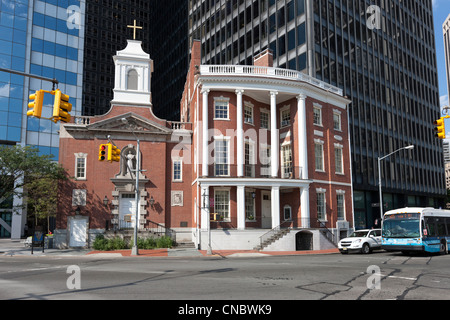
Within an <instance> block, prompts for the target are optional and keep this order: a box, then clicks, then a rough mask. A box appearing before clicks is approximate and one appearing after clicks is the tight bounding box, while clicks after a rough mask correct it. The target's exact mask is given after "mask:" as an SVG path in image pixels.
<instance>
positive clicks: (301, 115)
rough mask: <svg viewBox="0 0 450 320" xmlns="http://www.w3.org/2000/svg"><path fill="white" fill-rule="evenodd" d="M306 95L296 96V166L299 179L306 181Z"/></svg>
mask: <svg viewBox="0 0 450 320" xmlns="http://www.w3.org/2000/svg"><path fill="white" fill-rule="evenodd" d="M305 101H306V95H304V94H300V95H298V96H297V117H298V162H299V163H298V166H299V167H300V168H301V169H300V168H299V170H301V175H300V176H299V178H300V179H308V140H307V136H306V132H307V131H306V104H305Z"/></svg>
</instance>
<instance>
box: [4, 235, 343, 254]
mask: <svg viewBox="0 0 450 320" xmlns="http://www.w3.org/2000/svg"><path fill="white" fill-rule="evenodd" d="M333 253H339V250H338V249H337V248H336V249H330V250H319V251H256V250H212V254H211V255H208V254H207V251H206V250H197V249H193V248H186V249H181V248H180V249H178V248H176V247H175V248H172V249H154V250H143V249H140V250H139V256H138V257H222V258H239V257H267V256H282V255H304V254H333ZM0 256H88V257H107V258H113V257H130V256H131V250H115V251H96V250H92V249H44V252H42V248H33V254H31V248H30V247H25V245H24V244H23V240H11V239H0Z"/></svg>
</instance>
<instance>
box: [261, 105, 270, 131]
mask: <svg viewBox="0 0 450 320" xmlns="http://www.w3.org/2000/svg"><path fill="white" fill-rule="evenodd" d="M263 114H264V115H266V116H267V123H265V121H264V122H263V117H262V115H263ZM259 127H260V128H261V129H268V130H270V112H269V110H268V109H261V110H260V115H259Z"/></svg>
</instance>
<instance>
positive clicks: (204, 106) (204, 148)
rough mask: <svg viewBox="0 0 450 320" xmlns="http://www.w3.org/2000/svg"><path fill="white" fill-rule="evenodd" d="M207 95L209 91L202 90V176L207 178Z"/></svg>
mask: <svg viewBox="0 0 450 320" xmlns="http://www.w3.org/2000/svg"><path fill="white" fill-rule="evenodd" d="M208 94H209V90H202V95H203V103H202V122H203V130H202V132H203V133H202V176H204V177H207V176H208V165H209V163H208V142H209V135H208Z"/></svg>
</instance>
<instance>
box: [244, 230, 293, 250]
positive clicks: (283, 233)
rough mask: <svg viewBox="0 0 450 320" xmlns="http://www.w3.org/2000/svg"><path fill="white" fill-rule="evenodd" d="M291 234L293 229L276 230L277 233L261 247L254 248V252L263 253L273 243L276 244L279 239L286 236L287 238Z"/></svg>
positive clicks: (261, 244)
mask: <svg viewBox="0 0 450 320" xmlns="http://www.w3.org/2000/svg"><path fill="white" fill-rule="evenodd" d="M289 232H291V229H279V230H276V231H274V232H272V234H271V235H270V236H269V237H268V238H265V239H264V240H263V241H262V242H261V243H260V244H259V245H257V246H256V247H254V248H253V250H258V251H261V250H263V249H264V248H266V247H268V246H269V245H271V244H272V243H274V242H275V241H278V240H279V239H281V238H283V237H284V236H286V235H287V234H288V233H289Z"/></svg>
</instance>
